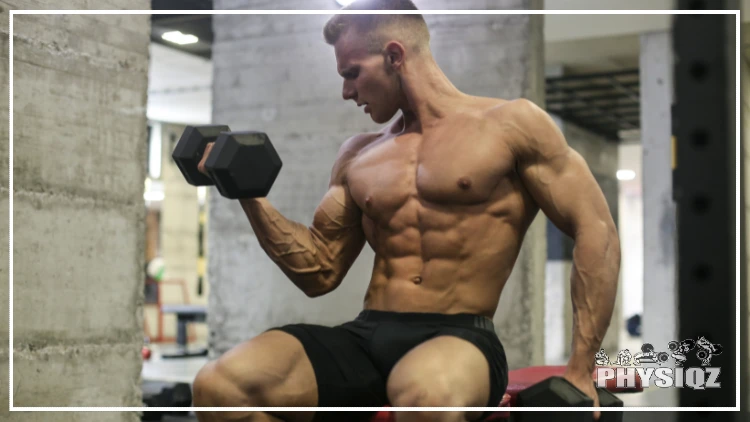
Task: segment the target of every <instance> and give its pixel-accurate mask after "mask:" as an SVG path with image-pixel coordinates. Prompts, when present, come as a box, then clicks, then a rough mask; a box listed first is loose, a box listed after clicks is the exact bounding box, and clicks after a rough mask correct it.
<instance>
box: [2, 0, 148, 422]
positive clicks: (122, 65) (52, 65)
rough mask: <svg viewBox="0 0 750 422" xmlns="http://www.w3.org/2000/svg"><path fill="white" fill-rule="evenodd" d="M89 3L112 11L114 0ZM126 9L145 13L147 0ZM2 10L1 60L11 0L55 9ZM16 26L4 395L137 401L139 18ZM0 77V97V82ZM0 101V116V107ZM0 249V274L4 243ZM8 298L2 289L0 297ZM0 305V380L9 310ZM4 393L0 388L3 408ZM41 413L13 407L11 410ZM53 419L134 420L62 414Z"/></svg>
mask: <svg viewBox="0 0 750 422" xmlns="http://www.w3.org/2000/svg"><path fill="white" fill-rule="evenodd" d="M90 4H91V2H89V1H85V0H76V1H68V2H67V3H66V5H65V6H67V7H70V8H74V9H85V8H87V7H88V6H89V5H90ZM97 6H98V7H102V8H112V9H116V8H122V6H117V5H116V4H115V2H113V1H102V2H100V3H99V2H98V3H97ZM128 6H130V7H133V8H136V9H148V8H149V2H148V1H147V0H138V1H132V2H129V3H128ZM0 8H2V15H1V16H0V21H2V22H3V26H2V29H1V30H0V31H2V34H1V35H0V40H2V41H0V45H2V50H3V53H4V55H5V57H7V51H8V35H7V31H8V27H7V22H8V13H7V10H8V9H9V8H14V9H18V8H25V9H29V8H40V9H59V8H60V5H59V4H58V3H57V2H52V1H34V2H28V1H26V2H20V1H0ZM14 30H15V34H14V84H13V87H14V100H15V103H14V124H15V125H14V151H13V157H14V168H13V174H14V194H13V201H14V210H13V217H14V243H13V251H14V252H13V253H14V272H13V275H14V278H13V288H14V302H13V309H14V333H13V334H14V339H13V340H14V350H13V362H14V385H13V389H14V404H15V406H139V405H140V386H139V377H140V370H141V357H140V353H139V351H140V348H141V345H142V344H143V343H142V342H143V338H142V318H141V315H142V303H143V298H142V294H143V293H142V291H143V260H144V259H143V253H144V249H143V244H144V236H143V234H144V229H145V227H144V219H145V212H144V204H143V181H144V178H145V163H146V154H145V153H146V118H145V105H146V86H147V70H148V43H149V31H150V27H149V16H147V15H131V16H124V15H114V16H106V15H91V16H83V15H65V16H62V15H59V16H54V15H36V16H34V15H20V16H16V17H15V18H14ZM0 63H1V64H0V79H2V80H7V78H8V68H7V60H5V59H2V60H0ZM0 86H2V88H1V89H2V92H3V95H6V94H7V91H6V89H7V88H6V84H0ZM5 98H7V97H5ZM2 103H3V105H2V111H0V112H2V113H7V109H6V108H5V107H6V104H7V103H6V102H2ZM2 122H3V123H2V128H0V137H3V138H5V139H2V140H0V160H1V161H2V162H3V165H4V163H6V162H7V161H6V159H7V157H8V142H6V141H7V120H6V119H2ZM0 173H1V176H0V219H3V220H6V219H7V212H8V211H7V210H8V205H9V204H8V200H7V198H8V187H9V186H8V178H7V173H6V172H5V171H3V172H0ZM6 227H7V226H6V225H3V235H2V237H3V238H6V236H7V232H6ZM6 239H7V238H6ZM1 258H2V259H0V273H1V274H2V276H3V277H4V278H5V277H6V275H7V274H8V267H7V266H8V260H7V256H6V255H5V253H4V252H3V256H2V257H1ZM7 295H8V289H7V284H6V285H5V287H3V288H0V303H2V304H5V303H7V300H8V297H7ZM0 306H3V309H4V305H0ZM0 314H2V319H0V344H2V345H3V346H0V347H3V349H2V351H0V353H2V355H3V358H2V360H0V362H1V363H0V378H3V377H7V373H8V364H7V360H6V359H5V357H7V352H8V351H7V349H6V348H5V345H7V344H8V330H7V327H8V324H7V322H8V321H7V319H6V317H7V315H8V314H7V313H6V312H0ZM4 379H7V378H4ZM7 388H8V383H0V401H3V400H4V401H5V403H7V399H8V390H7ZM50 417H51V416H50V415H49V414H44V413H26V414H21V413H13V414H12V417H10V419H11V420H25V421H26V420H28V421H36V420H39V421H42V420H50ZM54 419H55V420H61V421H63V420H92V421H93V420H97V421H102V420H108V421H126V420H127V421H135V420H138V416H137V414H135V413H109V414H103V415H102V414H94V413H86V414H80V415H75V414H70V413H68V414H62V415H55V417H54Z"/></svg>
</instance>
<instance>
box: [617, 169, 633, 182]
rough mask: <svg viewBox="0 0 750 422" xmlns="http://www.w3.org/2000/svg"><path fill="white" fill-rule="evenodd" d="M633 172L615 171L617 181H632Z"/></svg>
mask: <svg viewBox="0 0 750 422" xmlns="http://www.w3.org/2000/svg"><path fill="white" fill-rule="evenodd" d="M633 179H635V172H634V171H633V170H617V180H633Z"/></svg>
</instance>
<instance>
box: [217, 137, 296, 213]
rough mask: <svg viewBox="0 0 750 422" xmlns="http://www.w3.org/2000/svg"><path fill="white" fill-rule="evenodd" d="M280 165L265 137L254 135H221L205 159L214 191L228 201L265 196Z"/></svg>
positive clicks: (273, 149) (274, 151)
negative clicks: (213, 184)
mask: <svg viewBox="0 0 750 422" xmlns="http://www.w3.org/2000/svg"><path fill="white" fill-rule="evenodd" d="M281 165H282V163H281V158H279V154H278V153H277V152H276V149H275V148H274V147H273V145H272V144H271V140H270V139H268V135H266V134H265V133H263V132H255V131H244V132H225V133H222V134H221V135H219V137H218V138H217V139H216V144H214V147H213V149H211V153H210V154H209V155H208V158H207V159H206V171H207V172H208V173H209V174H210V175H211V178H212V179H213V180H214V182H215V183H216V188H217V189H219V192H220V193H221V195H222V196H225V197H227V198H230V199H239V198H261V197H264V196H266V195H268V191H270V190H271V186H273V182H274V181H276V176H278V175H279V171H281Z"/></svg>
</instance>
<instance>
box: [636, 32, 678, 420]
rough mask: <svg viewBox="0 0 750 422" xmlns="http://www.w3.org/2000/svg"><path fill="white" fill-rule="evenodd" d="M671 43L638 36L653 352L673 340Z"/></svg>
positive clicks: (646, 281) (646, 323)
mask: <svg viewBox="0 0 750 422" xmlns="http://www.w3.org/2000/svg"><path fill="white" fill-rule="evenodd" d="M671 43H672V40H671V36H670V34H669V33H668V32H654V33H647V34H643V35H641V57H640V80H641V139H642V144H643V164H642V167H643V179H642V180H643V204H644V205H643V251H644V255H643V292H644V293H643V319H642V322H643V325H642V331H641V332H642V337H643V342H644V343H650V344H652V345H653V346H654V348H655V349H656V350H657V351H664V350H667V344H668V343H669V342H670V341H672V340H677V341H679V340H681V339H678V338H677V321H676V318H677V279H676V267H675V265H676V250H675V242H676V229H675V224H676V213H675V203H674V201H673V199H672V144H671V136H672V118H671V104H672V94H673V82H672V72H673V62H672V44H671ZM659 393H660V394H659V396H660V397H658V398H657V397H656V396H654V395H653V394H651V395H650V396H651V397H652V398H653V399H654V400H657V401H655V402H654V403H653V404H652V405H656V404H657V403H658V405H659V406H676V405H677V402H676V394H674V393H675V390H672V389H662V391H660V392H659Z"/></svg>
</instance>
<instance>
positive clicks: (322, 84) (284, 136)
mask: <svg viewBox="0 0 750 422" xmlns="http://www.w3.org/2000/svg"><path fill="white" fill-rule="evenodd" d="M416 3H417V5H418V6H419V7H422V8H428V7H429V8H434V9H441V8H450V7H453V8H455V7H456V6H455V3H452V2H449V1H447V0H440V1H437V0H430V1H429V2H428V1H425V0H422V1H416ZM279 4H280V3H279V2H274V1H268V0H257V1H252V0H217V1H216V2H215V3H214V7H215V9H252V8H258V9H259V8H278V7H287V8H310V9H325V8H331V9H332V8H333V7H334V5H335V4H334V2H333V1H329V0H314V1H301V0H294V1H286V2H283V6H279ZM539 6H540V2H536V1H528V0H526V1H523V0H513V1H478V0H477V1H466V2H462V3H461V7H462V8H477V9H484V8H491V9H508V8H513V9H518V8H538V7H539ZM332 13H333V9H332ZM329 17H330V16H321V15H304V16H294V15H290V16H262V15H260V16H251V15H247V16H230V15H216V16H215V18H214V19H215V20H214V30H215V44H214V55H213V59H214V93H213V98H214V104H213V106H214V107H213V113H214V115H213V121H214V122H217V123H226V124H228V125H229V126H230V127H231V128H232V129H233V130H243V129H245V130H247V129H254V130H261V131H265V132H267V133H268V134H269V136H270V137H271V139H272V140H273V141H274V145H275V146H276V148H277V150H278V151H279V154H280V155H281V158H282V160H283V161H284V168H283V169H282V171H281V174H280V176H279V178H278V179H277V181H276V184H275V185H274V187H273V189H272V191H271V193H270V195H269V200H270V201H271V203H273V204H274V206H276V207H277V208H278V209H279V210H280V211H281V212H282V214H284V215H285V216H286V217H287V218H290V219H292V220H295V221H298V222H301V223H304V224H310V223H311V219H312V215H313V212H314V210H315V207H316V206H317V204H318V203H319V201H320V198H322V196H323V194H324V193H325V191H326V189H327V185H328V180H329V177H330V170H331V165H332V164H333V160H334V158H335V156H336V153H337V151H338V148H339V147H340V145H341V143H342V142H343V141H344V140H346V139H347V138H349V137H350V136H352V135H354V134H356V133H359V132H362V131H368V130H373V129H376V128H377V126H376V125H374V124H373V123H372V122H371V121H370V120H369V119H368V118H367V117H366V116H364V115H362V113H361V110H358V109H357V108H356V107H354V106H352V104H347V103H345V102H344V101H342V100H341V79H340V76H339V75H338V74H337V73H336V61H335V57H334V54H333V49H332V47H330V46H328V45H326V44H325V42H324V41H323V37H322V28H323V26H324V24H325V22H326V21H327V20H328V18H329ZM426 19H427V21H428V25H429V26H430V28H431V31H432V38H433V42H432V46H433V52H434V54H435V57H436V59H437V61H438V63H439V64H440V66H441V67H442V68H443V69H444V71H445V72H446V74H447V75H448V77H449V78H450V79H451V80H452V81H453V82H454V83H455V84H456V86H458V88H459V89H461V90H463V91H465V92H467V93H470V94H476V95H484V96H493V97H502V98H518V97H527V98H530V99H532V100H534V101H536V102H537V103H538V104H540V105H543V90H542V87H543V79H542V77H543V75H542V57H543V45H542V42H543V39H542V17H541V16H537V17H533V18H529V17H528V16H512V15H509V16H503V15H497V16H488V15H476V16H455V15H454V16H451V15H448V16H445V15H443V16H441V15H427V16H426ZM209 197H210V199H209V203H210V213H209V238H208V242H209V247H208V276H209V281H210V283H211V286H212V294H211V295H210V297H209V328H210V334H209V338H210V347H211V349H212V351H213V352H214V354H216V353H222V352H224V351H226V350H227V349H229V348H230V347H232V346H234V345H236V344H237V343H239V342H240V341H242V340H245V339H248V338H251V337H253V336H255V335H257V334H259V333H261V332H262V331H264V330H265V329H267V328H269V327H271V326H276V325H280V324H285V323H290V322H312V323H322V324H335V323H340V322H343V321H345V320H349V319H351V318H353V317H354V316H356V314H357V313H358V312H359V311H360V310H361V308H362V300H363V297H364V293H365V289H366V286H367V282H368V281H369V276H370V273H371V269H372V262H373V258H374V256H373V253H372V251H371V250H370V248H369V247H365V250H364V251H363V253H362V256H361V257H360V258H359V259H358V260H357V262H356V263H355V264H354V267H353V268H352V269H351V270H350V272H349V275H348V276H347V277H346V280H344V282H343V284H342V285H341V286H340V287H339V288H338V289H337V290H336V291H334V292H332V293H330V294H328V295H326V296H324V297H321V298H318V299H314V300H311V299H309V298H307V297H306V296H305V295H304V294H302V293H301V292H300V291H298V290H297V289H296V288H295V287H294V286H293V285H292V283H291V282H289V281H288V280H287V278H286V277H285V276H284V275H283V274H282V273H281V271H280V270H278V269H277V268H276V266H275V265H274V264H273V263H272V262H271V260H270V259H268V257H267V256H266V255H265V253H264V252H263V251H262V250H261V249H260V247H259V246H258V243H257V240H256V239H255V238H254V237H253V235H252V231H251V228H250V225H249V224H248V222H247V220H246V218H245V216H244V215H243V213H242V210H241V208H240V206H239V204H238V203H237V201H229V200H226V199H224V198H222V197H220V196H219V195H218V194H217V193H216V191H215V190H212V191H210V193H209ZM544 257H545V239H544V225H543V220H541V219H540V220H539V221H538V222H537V223H535V224H534V226H533V227H532V228H531V230H530V231H529V233H528V235H527V241H526V242H525V244H524V248H523V251H522V254H521V256H520V257H519V260H518V263H517V265H516V268H515V270H514V272H513V274H512V275H511V281H510V282H509V283H508V286H507V287H506V292H505V293H504V294H503V299H501V304H500V306H499V308H498V313H497V317H496V323H497V324H498V334H499V335H500V337H501V339H502V340H503V342H504V344H505V346H506V350H507V352H508V360H509V363H510V365H511V367H517V366H525V365H529V364H532V363H541V362H542V359H543V350H542V342H543V330H544V327H543V312H544V310H543V302H542V295H543V289H544V283H543V280H544Z"/></svg>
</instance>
